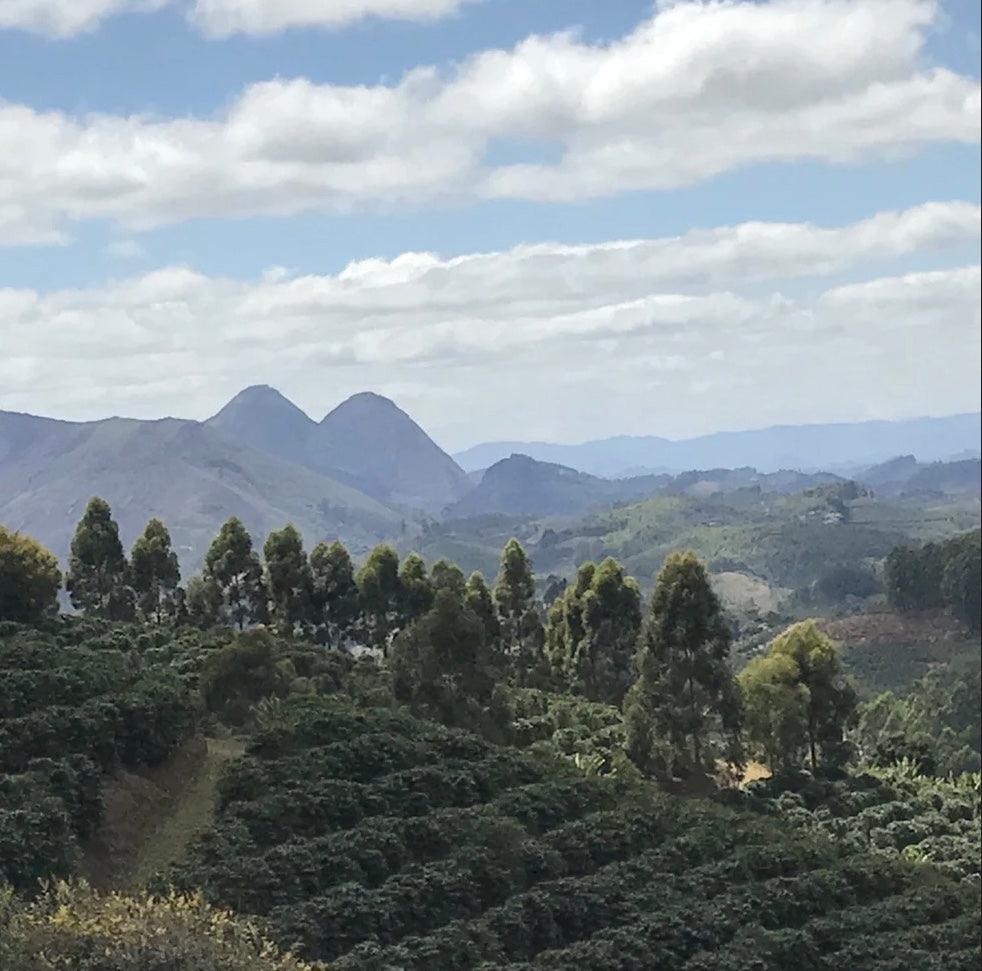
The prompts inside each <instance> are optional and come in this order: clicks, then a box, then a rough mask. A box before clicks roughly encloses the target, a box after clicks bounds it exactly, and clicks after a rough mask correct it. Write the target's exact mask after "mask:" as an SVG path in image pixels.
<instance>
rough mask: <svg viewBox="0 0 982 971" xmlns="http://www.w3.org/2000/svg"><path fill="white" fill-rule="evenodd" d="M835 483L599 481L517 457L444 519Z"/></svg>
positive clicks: (743, 478) (779, 478)
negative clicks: (651, 497) (653, 498)
mask: <svg viewBox="0 0 982 971" xmlns="http://www.w3.org/2000/svg"><path fill="white" fill-rule="evenodd" d="M837 481H842V480H841V479H840V478H839V477H838V476H836V475H832V474H830V473H826V472H819V473H804V472H795V471H781V472H772V473H761V472H758V471H757V470H756V469H752V468H740V469H706V470H695V471H689V472H683V473H681V474H680V475H677V476H673V475H667V474H661V475H643V476H633V477H630V478H623V479H603V478H600V477H599V476H594V475H589V474H588V473H586V472H578V471H577V470H576V469H571V468H569V467H568V466H565V465H557V464H556V463H554V462H540V461H538V460H537V459H533V458H530V457H529V456H528V455H519V454H516V455H511V456H509V457H508V458H506V459H502V460H501V461H500V462H496V463H495V464H494V465H492V466H491V467H490V468H488V469H485V470H484V472H483V473H482V474H481V477H480V480H479V482H478V483H477V485H476V486H475V487H474V488H473V489H471V491H470V492H468V493H467V495H465V496H464V497H463V498H462V499H461V500H460V501H458V502H456V503H454V504H453V505H452V506H450V507H449V508H448V509H447V510H446V518H448V519H462V518H467V517H475V516H487V515H509V516H574V515H579V514H580V513H583V512H586V511H587V510H588V509H592V508H597V507H600V506H609V505H612V504H614V503H620V502H636V501H638V500H639V499H645V498H647V497H649V496H654V495H687V496H710V495H715V494H717V493H725V492H735V491H736V490H738V489H758V490H759V491H760V492H764V493H780V494H788V493H792V492H800V491H801V490H803V489H808V488H810V487H812V486H816V485H821V484H824V483H828V482H837Z"/></svg>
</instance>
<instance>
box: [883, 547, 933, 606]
mask: <svg viewBox="0 0 982 971" xmlns="http://www.w3.org/2000/svg"><path fill="white" fill-rule="evenodd" d="M943 566H944V563H943V550H942V548H941V547H940V546H939V545H938V544H936V543H927V544H926V545H924V546H922V547H921V548H920V549H913V548H912V547H910V546H895V547H894V548H893V549H892V550H891V551H890V554H889V555H888V556H887V558H886V562H885V563H884V580H885V585H886V591H887V599H888V600H889V601H890V604H891V606H893V607H894V608H895V609H897V610H900V611H914V610H931V609H933V608H936V607H940V606H941V605H942V594H941V577H942V572H943Z"/></svg>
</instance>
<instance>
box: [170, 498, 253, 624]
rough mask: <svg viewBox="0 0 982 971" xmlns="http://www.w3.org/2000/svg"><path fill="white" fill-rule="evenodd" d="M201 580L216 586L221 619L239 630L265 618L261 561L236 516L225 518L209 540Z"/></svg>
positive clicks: (250, 538)
mask: <svg viewBox="0 0 982 971" xmlns="http://www.w3.org/2000/svg"><path fill="white" fill-rule="evenodd" d="M203 579H204V581H205V582H206V583H207V582H208V581H212V582H213V583H214V584H216V585H217V588H218V591H219V592H220V595H221V611H220V614H221V617H222V619H223V620H225V621H226V622H228V623H231V624H234V625H235V626H237V627H238V628H239V630H242V629H243V628H244V627H245V626H246V625H247V624H258V623H261V622H263V621H265V619H266V616H267V607H266V588H265V584H264V583H263V568H262V564H260V562H259V557H258V556H257V555H256V554H255V552H254V551H253V549H252V537H251V536H250V535H249V533H248V532H247V531H246V528H245V526H243V525H242V522H241V520H239V519H238V518H237V517H235V516H232V517H230V518H229V519H227V520H226V521H225V522H224V523H223V524H222V528H221V529H220V530H219V531H218V535H217V536H216V537H215V539H214V540H213V541H212V544H211V546H210V547H209V549H208V552H207V553H206V554H205V569H204V577H203ZM211 592H212V593H213V590H212V591H211ZM189 595H190V591H189Z"/></svg>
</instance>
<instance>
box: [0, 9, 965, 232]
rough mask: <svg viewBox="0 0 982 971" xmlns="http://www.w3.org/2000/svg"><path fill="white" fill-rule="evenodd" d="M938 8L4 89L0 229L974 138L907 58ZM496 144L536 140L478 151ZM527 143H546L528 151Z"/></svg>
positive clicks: (657, 19)
mask: <svg viewBox="0 0 982 971" xmlns="http://www.w3.org/2000/svg"><path fill="white" fill-rule="evenodd" d="M0 2H2V0H0ZM936 16H937V8H936V5H935V4H934V3H932V2H928V0H773V2H771V3H768V4H756V3H749V2H742V3H741V2H732V3H713V4H692V3H681V4H675V5H672V6H670V7H668V8H667V9H661V10H659V11H658V12H656V14H655V15H654V16H653V17H652V18H651V19H649V20H648V21H645V22H644V23H642V24H640V25H639V26H638V27H637V28H636V29H635V30H633V31H632V32H631V33H630V34H629V35H628V36H626V37H624V38H623V39H621V40H618V41H616V42H613V43H610V44H590V43H584V42H583V41H581V40H578V39H577V38H576V37H575V36H573V35H570V34H560V35H554V36H548V37H532V38H529V39H527V40H525V41H523V42H522V43H521V44H519V45H518V46H517V47H516V48H514V49H513V50H510V51H486V52H483V53H481V54H478V55H475V56H473V57H470V58H468V59H466V60H464V61H463V62H462V63H460V64H458V65H455V66H453V67H451V68H448V69H447V70H445V71H441V70H438V69H436V68H419V69H416V70H414V71H411V72H409V73H408V74H407V75H406V76H405V77H404V78H402V80H401V81H400V82H399V83H398V84H396V85H393V86H387V85H375V86H341V85H330V84H322V85H318V84H313V83H312V82H310V81H308V80H305V79H295V80H275V81H268V82H264V83H259V84H254V85H252V86H250V87H248V88H246V89H245V91H244V92H242V94H241V96H240V97H239V98H238V99H237V100H236V101H235V102H234V103H233V104H232V105H231V107H230V108H229V109H228V111H227V112H226V113H225V114H224V115H223V116H222V117H219V118H215V119H194V118H181V119H157V118H149V117H142V116H132V117H119V116H113V115H93V116H87V117H83V118H73V117H69V116H67V115H64V114H61V113H57V112H51V113H40V112H36V111H33V110H32V109H30V108H28V107H25V106H19V105H4V104H2V103H0V143H2V144H4V145H5V146H6V147H7V151H6V152H5V153H3V155H0V242H7V243H24V242H36V241H38V240H45V239H47V238H49V237H51V236H52V235H53V234H59V233H63V232H64V231H65V229H66V226H67V225H69V224H70V223H71V222H72V221H73V220H82V219H88V218H108V219H111V220H115V221H117V222H118V223H120V224H122V225H123V226H125V227H127V228H129V229H131V230H140V229H145V228H149V227H153V226H157V225H161V224H164V223H169V222H173V221H178V220H182V219H187V218H192V217H202V216H204V217H208V216H211V217H223V216H243V215H250V214H271V215H289V214H294V213H298V212H301V211H309V210H314V211H323V212H337V211H349V210H351V209H355V208H377V207H388V206H399V205H403V206H405V205H423V204H427V203H432V202H434V201H435V200H441V199H451V198H453V199H458V200H460V199H480V198H489V197H502V196H504V197H515V198H526V199H555V200H566V199H581V198H588V197H599V196H604V195H611V194H614V193H617V192H622V191H625V190H629V189H643V188H656V189H666V188H672V187H675V186H680V185H685V184H690V183H693V182H698V181H700V180H702V179H706V178H709V177H711V176H713V175H716V174H719V173H721V172H725V171H727V170H729V169H733V168H735V167H738V166H743V165H750V164H754V163H761V162H769V161H786V162H791V161H799V160H820V161H824V162H832V163H836V162H843V161H856V160H869V159H875V158H883V157H892V156H894V155H896V154H897V153H902V152H911V151H916V150H917V149H918V148H919V147H921V146H923V145H924V144H926V143H929V142H935V141H956V142H965V143H974V142H977V141H978V140H979V131H980V121H979V115H980V108H979V106H980V93H979V92H980V88H979V83H978V81H976V80H975V79H973V78H970V77H963V76H959V75H956V74H953V73H952V72H950V71H947V70H944V69H940V68H929V67H925V66H924V64H923V62H922V61H923V52H922V45H923V40H924V36H925V32H926V31H927V30H928V29H930V27H931V24H932V23H933V21H934V19H935V18H936ZM499 144H506V145H507V146H509V150H510V151H514V150H516V149H517V150H521V149H522V148H523V147H524V148H526V149H527V150H528V153H529V157H530V158H531V159H533V161H532V162H531V163H529V164H507V165H501V164H495V162H494V161H493V160H494V158H495V148H496V146H498V145H499ZM543 147H546V148H548V154H549V155H550V156H555V157H556V158H557V159H558V160H557V161H555V162H553V163H545V162H540V161H534V160H535V159H538V158H541V157H542V149H543Z"/></svg>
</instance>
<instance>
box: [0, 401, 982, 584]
mask: <svg viewBox="0 0 982 971" xmlns="http://www.w3.org/2000/svg"><path fill="white" fill-rule="evenodd" d="M978 442H979V415H977V414H975V415H960V416H954V417H952V418H944V419H924V420H920V421H914V422H895V423H892V422H874V423H864V424H862V425H838V426H835V425H828V426H805V427H802V428H783V429H767V430H764V431H760V432H744V433H725V434H721V435H714V436H706V437H704V438H702V439H693V440H691V441H689V442H668V441H667V440H664V439H655V438H644V439H636V438H634V439H632V438H613V439H608V440H605V441H603V442H592V443H587V444H585V445H582V446H559V445H539V446H529V445H523V446H521V448H523V449H527V450H528V451H530V452H532V453H533V455H532V456H531V457H530V456H529V455H523V454H511V453H509V454H508V455H506V456H504V457H502V458H501V459H500V461H495V462H493V463H490V464H491V467H490V468H487V469H486V470H485V469H484V468H483V467H482V470H481V471H480V472H479V473H476V474H472V475H468V474H467V472H465V471H464V469H463V468H462V467H461V465H460V464H458V462H456V461H455V460H454V459H453V458H451V456H449V455H448V454H447V453H446V452H444V451H443V450H442V449H441V448H440V447H439V446H438V445H436V443H435V442H433V440H432V439H431V438H430V437H429V436H428V435H427V434H426V432H425V431H424V430H423V429H422V428H420V427H419V425H417V424H416V423H415V422H414V421H413V420H412V418H411V417H410V416H409V415H407V414H406V413H405V412H403V411H402V410H401V409H399V408H398V407H397V406H396V405H395V404H394V403H393V402H391V401H389V400H388V399H387V398H383V397H381V396H379V395H376V394H371V393H363V394H357V395H355V396H353V397H352V398H349V399H348V400H347V401H345V402H343V403H342V404H340V405H339V406H338V407H337V408H335V409H334V410H333V411H331V412H330V413H329V414H327V415H326V416H325V417H324V418H323V419H322V420H321V421H319V422H318V421H315V420H314V419H312V418H310V417H309V416H308V415H307V414H305V413H304V412H303V411H302V410H301V409H299V408H297V407H296V406H295V405H294V404H293V403H292V402H290V401H289V400H288V399H286V398H285V397H284V396H283V395H281V394H280V393H279V392H278V391H276V390H274V389H273V388H270V387H267V386H257V387H251V388H247V389H245V390H244V391H242V392H241V393H240V394H238V395H236V396H235V398H233V399H232V400H231V401H230V402H229V403H228V404H227V405H226V406H225V407H224V408H222V409H221V411H219V412H218V414H216V415H215V416H214V417H212V418H210V419H208V420H207V421H204V422H196V421H189V420H181V419H175V418H163V419H160V420H156V421H140V420H136V419H127V418H108V419H105V420H102V421H94V422H66V421H59V420H56V419H52V418H40V417H35V416H32V415H24V414H16V413H10V412H2V411H0V522H2V523H4V524H5V525H7V526H8V527H10V528H13V529H19V530H23V531H24V532H27V533H30V534H31V535H33V536H35V537H36V538H38V539H39V540H41V541H42V542H43V543H44V544H45V545H47V546H48V547H49V548H51V549H52V550H53V551H54V552H55V553H56V554H57V555H58V556H59V557H61V558H62V559H63V560H64V559H65V558H66V557H67V553H68V548H69V544H70V541H71V536H72V533H73V531H74V528H75V524H76V522H77V521H78V519H79V517H80V516H81V513H82V511H83V509H84V506H85V503H86V502H87V500H88V499H89V497H90V496H92V495H101V496H103V497H104V498H106V499H107V500H108V501H109V502H110V504H111V505H112V507H113V511H114V513H115V514H116V517H117V519H118V521H119V523H120V529H121V533H122V537H123V540H124V543H126V544H127V545H129V543H131V542H132V540H133V539H134V538H135V537H136V535H137V534H138V533H139V531H140V530H141V529H142V527H143V526H144V524H145V523H146V520H147V519H148V518H149V517H150V516H159V517H160V518H161V519H163V520H164V521H165V522H166V523H167V525H168V527H169V528H170V530H171V533H172V535H173V537H174V543H175V547H176V548H177V549H178V551H179V555H180V556H181V559H182V564H183V566H184V569H185V570H186V571H188V570H191V569H194V568H196V567H197V565H198V564H199V563H200V561H201V558H202V557H203V555H204V551H205V549H206V548H207V545H208V543H209V542H210V540H211V538H212V537H213V536H214V534H215V532H216V530H217V528H218V526H219V525H220V523H221V522H222V521H223V520H225V519H226V518H227V517H228V516H230V515H237V516H239V517H240V518H241V519H242V520H243V522H245V524H246V526H247V528H248V529H249V530H250V532H252V534H253V536H254V538H255V540H256V542H257V543H261V542H262V540H263V538H264V537H265V535H266V534H267V533H268V532H269V530H271V529H273V528H276V527H279V526H281V525H283V524H284V523H285V522H293V523H294V524H295V525H296V526H297V527H298V529H300V530H301V532H302V533H303V534H304V536H305V538H306V540H307V542H308V544H309V545H313V544H314V543H315V542H317V541H318V540H321V539H333V538H335V537H339V538H341V539H342V540H343V541H344V542H345V543H346V544H347V545H348V546H349V547H350V548H351V550H352V552H353V553H354V554H355V555H359V554H361V553H363V552H365V551H367V549H368V548H369V547H370V546H372V545H373V544H375V543H377V542H380V541H390V542H394V543H397V544H399V545H403V546H406V545H410V544H412V542H413V541H414V537H416V536H417V535H418V534H419V532H420V530H421V529H422V528H424V525H425V523H426V522H427V521H428V520H432V519H434V518H444V519H447V518H463V517H472V516H483V515H487V514H501V515H508V516H575V515H579V514H581V513H584V512H585V511H587V510H589V509H592V508H596V507H601V506H609V505H611V504H614V503H621V502H631V501H635V500H639V499H643V498H646V497H648V496H651V495H654V494H656V493H662V494H666V493H667V494H689V495H703V494H710V493H713V492H716V491H720V490H723V491H729V490H734V489H741V488H747V487H757V488H759V489H760V490H761V491H762V492H775V493H784V492H792V491H798V490H801V489H804V488H807V487H808V486H811V485H816V484H821V483H822V482H828V481H834V480H835V479H836V478H837V477H836V476H835V475H832V474H830V473H829V472H827V471H826V472H823V473H821V474H814V473H807V474H806V473H802V472H799V471H780V472H777V471H775V469H776V468H779V467H782V466H787V467H788V468H790V469H792V470H793V469H794V468H795V467H797V468H800V469H815V468H816V467H822V466H824V467H825V469H831V468H834V467H836V466H842V465H845V464H848V463H850V462H853V463H856V464H860V463H863V464H865V465H870V464H871V463H873V462H875V461H877V459H878V458H879V457H885V458H887V459H890V460H891V461H889V462H888V463H887V464H886V465H884V466H882V467H879V468H878V469H876V470H874V469H870V470H869V473H868V474H869V476H871V477H872V478H873V479H874V480H875V484H876V487H877V488H878V489H879V488H882V489H883V490H886V491H887V492H892V493H893V494H899V493H902V492H904V491H910V490H911V489H914V490H917V489H922V490H924V491H931V490H940V491H963V490H968V491H972V490H976V491H977V489H978V485H977V482H978V478H979V463H978V461H977V460H966V461H963V462H958V463H948V464H945V465H943V466H938V465H932V464H927V465H925V464H924V462H925V460H927V461H929V462H930V461H931V460H933V459H940V458H947V457H949V456H951V455H956V454H958V453H968V454H971V453H972V452H973V451H974V450H977V448H978ZM504 447H505V446H502V445H484V446H477V447H476V448H474V449H471V450H469V451H468V452H467V453H465V454H464V456H463V461H464V462H465V464H466V465H467V466H468V467H470V468H473V467H474V466H475V464H476V463H478V462H480V461H483V460H484V459H485V457H486V458H488V459H490V458H491V457H493V456H494V455H495V454H496V452H497V451H500V450H501V449H502V448H504ZM543 454H547V455H550V456H552V455H557V454H558V455H563V456H568V457H569V459H571V460H572V461H573V462H577V463H580V466H581V467H580V468H574V467H570V465H571V464H572V462H570V461H567V463H566V464H565V465H563V464H557V463H555V462H549V461H540V460H538V459H539V458H540V457H541V456H542V455H543ZM898 455H899V456H901V458H896V456H898ZM782 456H787V457H789V460H788V461H787V462H784V461H783V460H782ZM753 465H756V466H757V467H758V469H759V470H760V471H758V470H757V469H754V468H752V467H750V466H753ZM584 466H585V467H588V468H587V469H586V470H584V468H583V467H584ZM638 466H641V467H655V468H659V467H661V468H665V467H669V468H674V469H677V468H681V467H683V466H684V467H685V468H686V469H687V470H691V469H703V470H709V471H698V472H689V471H687V472H686V474H684V475H675V476H673V475H671V474H668V473H666V472H660V473H658V474H644V475H638V476H632V477H628V476H623V473H624V472H625V471H627V470H629V469H630V468H632V467H638ZM591 469H592V470H598V469H599V470H602V471H604V472H606V473H607V474H608V475H622V476H623V477H621V478H617V479H612V478H603V477H602V476H600V475H598V474H596V471H590V470H591ZM865 474H866V473H863V474H859V475H856V477H857V478H860V479H862V478H863V476H864V475H865Z"/></svg>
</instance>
